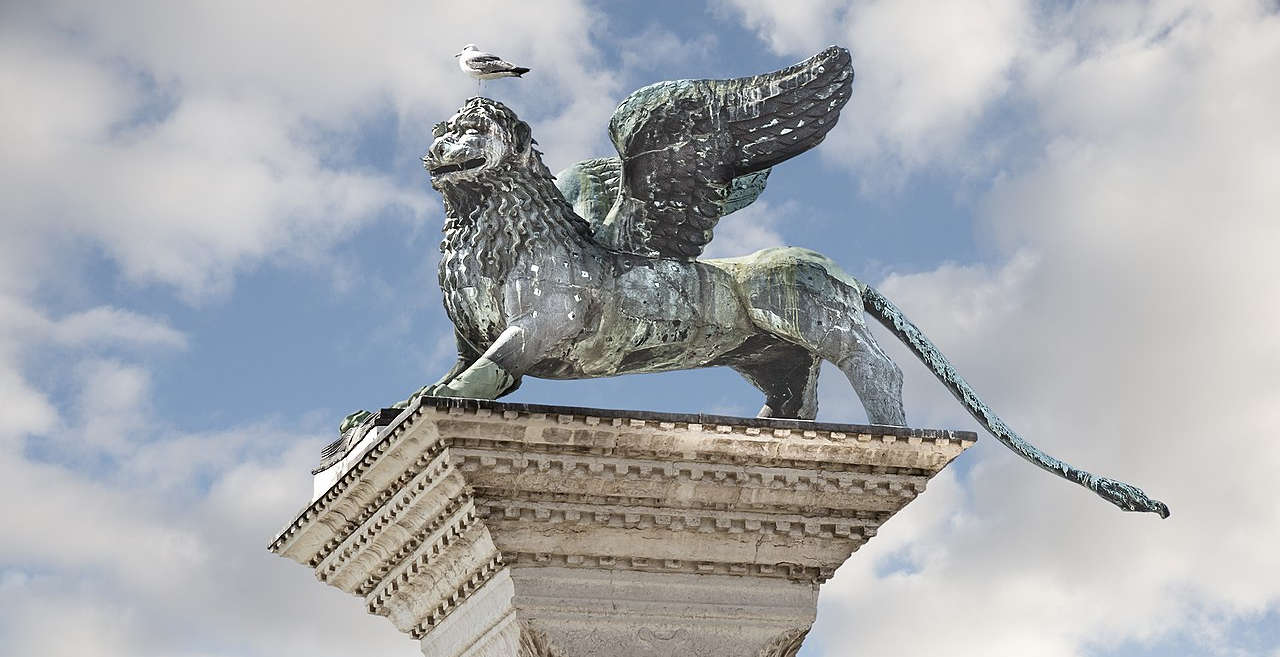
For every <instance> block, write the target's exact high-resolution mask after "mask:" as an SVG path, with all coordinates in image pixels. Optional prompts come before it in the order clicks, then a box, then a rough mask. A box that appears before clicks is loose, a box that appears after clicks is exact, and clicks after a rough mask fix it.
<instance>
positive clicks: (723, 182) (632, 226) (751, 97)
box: [333, 47, 1169, 516]
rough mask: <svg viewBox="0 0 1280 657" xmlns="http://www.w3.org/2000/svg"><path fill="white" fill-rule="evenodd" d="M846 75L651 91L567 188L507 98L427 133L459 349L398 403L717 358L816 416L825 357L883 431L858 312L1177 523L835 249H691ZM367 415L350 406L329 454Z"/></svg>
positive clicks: (847, 69)
mask: <svg viewBox="0 0 1280 657" xmlns="http://www.w3.org/2000/svg"><path fill="white" fill-rule="evenodd" d="M852 80H853V69H852V67H851V65H850V59H849V53H848V52H847V51H845V50H844V49H842V48H836V47H832V48H828V49H826V50H824V51H823V52H821V53H818V54H817V55H815V56H814V57H812V58H810V59H808V60H806V61H804V62H801V63H799V64H796V65H795V66H791V67H788V68H786V69H782V70H780V71H776V72H773V73H768V74H765V75H760V76H755V77H749V78H739V79H734V80H682V81H676V82H663V83H659V84H655V85H651V86H649V87H645V88H644V89H641V90H639V91H637V92H635V93H634V94H632V95H631V96H630V97H628V98H627V99H626V100H624V101H623V102H622V104H621V105H619V107H618V109H617V111H616V112H615V113H614V116H613V119H612V121H611V122H610V135H611V137H612V138H613V142H614V145H615V146H616V147H617V149H618V157H616V158H596V159H592V160H586V161H583V162H580V163H578V164H576V165H574V166H572V167H570V168H569V169H567V170H566V171H564V172H562V173H561V175H560V176H559V180H558V183H557V179H556V178H555V177H553V176H552V175H551V173H550V171H548V170H547V168H546V166H545V165H544V164H543V163H542V159H541V156H540V154H539V153H538V151H537V150H536V149H535V148H534V147H533V146H534V141H533V137H532V131H531V129H530V128H529V125H528V124H526V123H525V122H523V121H521V120H520V119H519V118H517V117H516V115H515V113H514V112H513V111H511V110H510V109H509V108H507V107H506V106H505V105H503V104H501V103H498V102H496V101H493V100H489V99H486V98H472V99H470V100H468V101H467V103H466V104H465V105H464V106H463V107H462V109H460V110H459V111H458V113H457V114H455V115H454V116H453V117H451V118H450V119H449V120H448V121H445V122H443V123H441V124H439V125H437V126H436V127H435V130H434V136H435V141H434V142H433V143H432V145H431V148H430V149H429V151H428V153H427V155H426V156H425V157H424V158H423V162H424V164H425V165H426V167H427V169H428V170H429V171H430V173H431V178H432V186H433V187H434V188H435V189H436V190H438V191H439V192H440V193H441V195H442V196H443V198H444V203H445V208H446V212H447V220H446V222H445V226H444V240H443V242H442V243H441V253H442V256H441V259H440V270H439V274H440V287H441V291H442V292H443V296H444V305H445V309H446V311H447V312H448V314H449V318H450V319H451V320H452V321H453V324H454V326H455V328H456V338H457V345H458V360H457V362H456V363H455V365H454V366H453V368H452V369H450V370H449V372H447V373H446V374H445V375H444V376H443V377H441V378H440V379H439V380H438V381H437V382H435V383H433V384H431V385H429V386H425V387H424V388H422V389H421V390H419V391H418V393H415V395H414V397H411V398H410V399H408V400H405V401H404V402H401V404H400V406H401V407H404V406H408V405H409V404H411V403H413V401H414V400H415V399H416V398H417V397H418V396H421V395H430V396H437V397H470V398H479V399H495V398H498V397H501V396H503V395H505V394H509V393H510V392H511V391H513V390H515V389H516V388H517V387H518V386H519V385H520V382H521V379H522V377H524V376H533V377H540V378H548V379H580V378H591V377H603V376H615V375H619V374H627V373H636V372H662V371H669V370H678V369H690V368H698V367H717V366H726V367H731V368H733V369H734V370H736V371H737V372H738V373H740V374H741V375H742V376H743V377H744V378H745V379H746V380H747V381H749V382H750V383H751V384H752V385H753V386H755V387H756V388H758V389H759V390H760V391H761V392H762V393H763V394H764V398H765V401H764V406H763V408H761V410H760V416H762V417H779V418H797V419H813V417H814V416H815V414H816V413H817V394H816V389H817V382H818V368H819V365H820V364H821V362H822V361H824V360H826V361H829V362H831V363H833V364H835V365H836V366H837V367H838V368H839V369H840V370H841V371H842V372H843V373H844V374H845V376H846V377H847V378H848V379H849V382H850V383H851V384H852V385H853V388H854V391H855V392H856V393H857V395H858V397H859V399H860V400H861V401H862V404H863V406H864V407H865V408H866V411H867V416H868V419H869V420H870V421H871V422H872V423H876V424H889V425H898V426H903V425H905V424H906V418H905V415H904V414H903V410H902V374H901V372H900V370H899V369H898V367H897V365H895V364H894V363H893V361H892V360H890V359H889V357H888V356H887V355H886V354H885V352H884V351H883V350H882V349H881V348H880V346H879V345H878V344H876V341H875V339H874V337H873V336H872V334H871V332H870V331H869V330H868V328H867V325H866V323H865V322H864V320H863V313H864V311H865V312H866V313H868V314H870V315H871V316H873V317H875V318H876V319H877V320H878V321H880V322H881V323H882V324H884V325H885V326H886V327H888V328H889V329H890V330H891V331H893V333H894V334H895V335H896V336H897V337H899V338H900V339H902V340H903V341H904V342H905V343H906V344H907V345H908V346H909V347H910V348H911V349H912V350H913V351H914V352H915V353H916V354H917V355H918V356H919V357H920V358H921V360H922V361H924V363H925V364H926V365H927V366H928V367H929V368H930V369H931V370H932V371H933V372H934V373H935V374H936V375H937V376H938V378H939V380H941V381H942V382H943V383H944V384H945V385H946V386H947V388H948V389H949V390H951V391H952V393H953V394H955V395H956V397H957V399H959V400H960V402H961V403H962V404H964V406H965V408H966V409H967V410H969V412H970V413H972V414H973V416H974V417H975V418H977V419H978V421H979V422H981V423H982V424H983V426H984V427H986V428H987V429H988V430H990V431H991V432H992V434H993V435H994V436H995V437H996V438H997V439H999V440H1000V441H1001V442H1002V443H1004V444H1005V445H1007V446H1009V447H1010V448H1011V449H1013V450H1014V451H1015V452H1016V453H1018V454H1019V455H1020V456H1022V457H1023V458H1026V459H1027V460H1029V461H1031V462H1033V463H1035V464H1036V465H1038V466H1040V467H1042V468H1044V469H1046V470H1049V471H1051V472H1054V473H1055V474H1057V475H1059V476H1061V477H1063V478H1066V479H1068V480H1070V481H1074V482H1076V483H1078V484H1081V485H1083V486H1086V487H1088V488H1090V489H1091V490H1093V491H1095V492H1096V493H1098V494H1099V495H1100V496H1102V497H1103V498H1105V499H1107V500H1108V501H1110V502H1112V503H1114V504H1116V505H1117V506H1119V507H1120V508H1123V509H1126V510H1136V511H1151V512H1154V513H1158V514H1160V515H1161V516H1167V515H1168V513H1169V512H1168V508H1167V507H1166V506H1165V505H1164V504H1162V503H1160V502H1158V501H1155V500H1152V499H1150V498H1148V497H1147V496H1146V495H1145V494H1143V493H1142V491H1140V490H1138V489H1137V488H1134V487H1132V486H1129V485H1127V484H1124V483H1121V482H1117V481H1114V480H1111V479H1106V478H1104V477H1097V476H1095V475H1092V474H1090V473H1088V472H1085V471H1083V470H1078V469H1076V468H1074V467H1072V466H1070V465H1068V464H1066V463H1063V462H1062V461H1059V460H1057V459H1055V458H1053V457H1051V456H1049V455H1047V454H1045V453H1044V452H1042V451H1040V450H1039V449H1037V448H1036V447H1035V446H1033V445H1031V444H1029V443H1027V442H1026V441H1024V440H1023V439H1022V438H1021V437H1019V436H1018V435H1017V434H1016V433H1014V432H1013V431H1012V430H1010V429H1009V428H1008V427H1007V426H1006V425H1005V424H1004V423H1003V422H1002V421H1001V420H1000V418H999V417H997V416H996V415H995V414H994V413H993V412H992V411H991V409H990V408H988V407H987V406H986V405H985V404H983V403H982V401H981V400H980V399H978V397H977V395H976V394H974V392H973V390H972V389H971V388H970V387H969V386H968V384H967V383H965V381H964V379H962V378H961V377H960V376H959V374H958V373H956V371H955V369H954V368H953V367H952V366H951V364H950V363H949V362H948V361H947V359H946V358H945V357H944V356H943V355H942V353H941V352H939V351H938V350H937V349H936V348H935V347H934V346H933V345H932V344H931V343H930V342H929V340H928V339H927V338H925V337H924V334H923V333H922V332H921V331H920V330H919V329H918V328H917V327H916V326H915V325H913V324H912V323H911V322H910V321H908V320H907V319H906V317H905V316H903V315H902V313H901V312H900V311H899V310H898V309H897V308H896V307H894V306H893V304H892V303H891V302H889V300H888V299H886V298H885V297H884V296H883V295H881V294H880V293H879V292H878V291H876V290H874V289H873V288H871V287H870V286H867V285H865V284H863V283H861V282H859V281H857V280H855V279H854V278H853V277H852V276H850V275H849V274H847V273H845V272H844V271H843V270H841V269H840V267H839V266H838V265H836V263H835V262H833V261H832V260H830V259H829V258H827V257H825V256H823V255H821V254H819V253H815V252H813V251H809V250H807V249H800V248H792V247H783V248H774V249H765V250H763V251H759V252H757V253H754V254H751V255H747V256H742V257H737V258H723V259H711V260H699V259H698V258H697V257H698V256H699V255H700V254H701V253H702V250H703V248H704V247H705V246H706V244H707V243H708V242H710V241H711V239H712V236H713V230H714V227H715V225H716V223H717V222H718V221H719V220H720V219H721V217H723V216H725V215H727V214H729V213H731V212H733V211H735V210H737V209H739V208H741V207H743V206H745V205H747V204H749V203H750V202H751V201H753V200H754V199H755V198H756V196H758V195H759V194H760V192H761V191H762V190H763V188H764V183H765V179H766V177H767V175H768V171H769V168H770V167H772V166H775V165H777V164H780V163H781V162H783V161H785V160H787V159H789V158H791V157H793V156H795V155H798V154H800V153H802V152H804V151H806V150H808V149H810V148H812V147H814V146H816V145H817V144H818V143H819V142H821V141H822V139H823V138H824V137H825V136H826V134H827V132H829V131H830V130H831V128H832V127H833V126H834V125H835V124H836V121H837V120H838V119H839V114H840V110H841V108H843V107H844V104H845V103H846V102H847V101H848V99H849V95H850V92H851V84H852ZM370 417H371V416H370V414H368V413H365V412H363V411H359V412H357V413H353V414H352V415H350V416H348V417H347V419H346V420H345V421H344V423H343V426H342V431H343V433H344V439H343V440H341V441H340V442H339V443H335V445H334V446H333V449H334V450H338V449H341V447H342V446H343V445H349V444H350V439H351V438H352V437H353V436H355V435H360V434H361V432H362V430H363V428H364V423H366V422H369V421H371V420H370Z"/></svg>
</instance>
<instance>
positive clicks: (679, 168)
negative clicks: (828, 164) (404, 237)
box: [597, 46, 853, 259]
mask: <svg viewBox="0 0 1280 657" xmlns="http://www.w3.org/2000/svg"><path fill="white" fill-rule="evenodd" d="M852 85H853V67H852V65H851V61H850V58H849V51H847V50H845V49H844V48H838V47H835V46H832V47H830V48H827V49H826V50H824V51H822V52H820V53H818V54H817V55H814V56H813V57H811V58H809V59H808V60H805V61H803V62H800V63H799V64H796V65H794V66H789V67H787V68H784V69H782V70H780V71H775V72H773V73H766V74H764V75H757V76H753V77H747V78H736V79H732V80H678V81H675V82H660V83H658V84H654V85H650V86H648V87H645V88H643V89H640V90H639V91H636V92H635V93H633V94H631V95H630V96H629V97H627V99H626V100H624V101H622V104H621V105H619V106H618V109H617V110H616V111H615V112H614V114H613V119H612V120H611V121H610V123H609V134H610V136H611V137H612V138H613V143H614V146H615V147H617V149H618V154H619V156H620V158H621V168H622V173H621V177H620V180H619V184H618V192H617V198H616V199H615V201H614V203H613V206H612V207H611V208H610V210H609V212H608V215H607V216H606V217H605V219H604V220H603V222H602V223H601V225H600V226H599V229H598V230H597V239H599V240H600V241H601V242H603V243H605V244H607V245H609V246H611V247H612V248H615V249H618V250H621V251H626V252H630V253H636V254H639V255H646V256H653V257H667V258H682V259H693V258H695V257H697V256H698V255H699V254H700V253H702V249H703V248H704V247H705V246H706V245H707V243H708V242H710V241H711V237H712V229H713V228H714V227H715V225H716V222H717V221H718V220H719V219H720V217H722V216H724V215H725V214H727V213H728V212H727V211H731V209H736V207H741V201H742V200H743V196H741V195H735V194H734V193H733V190H734V185H733V181H734V179H735V178H739V177H743V176H747V175H749V174H752V173H756V172H760V171H764V170H766V169H768V168H769V167H772V166H774V165H776V164H778V163H780V162H783V161H785V160H787V159H788V158H791V157H794V156H796V155H799V154H800V153H803V152H804V151H806V150H809V149H810V148H813V147H814V146H816V145H818V143H820V142H821V141H822V139H823V138H824V137H826V135H827V133H828V132H829V131H830V130H831V128H833V127H834V126H835V124H836V121H837V119H839V117H840V110H841V108H843V107H844V105H845V103H846V102H848V100H849V95H850V92H851V90H852ZM757 182H758V181H757ZM757 193H758V192H757ZM751 198H754V196H752V197H751Z"/></svg>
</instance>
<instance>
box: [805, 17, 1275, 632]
mask: <svg viewBox="0 0 1280 657" xmlns="http://www.w3.org/2000/svg"><path fill="white" fill-rule="evenodd" d="M1099 26H1107V29H1101V28H1100V27H1099ZM1040 28H1042V29H1044V30H1045V31H1046V35H1047V37H1048V38H1049V39H1050V47H1048V48H1045V49H1043V50H1041V51H1036V52H1032V53H1027V54H1026V55H1020V57H1022V56H1025V57H1027V58H1028V69H1029V70H1032V71H1035V72H1036V73H1035V74H1034V75H1030V76H1028V77H1027V79H1026V81H1025V86H1024V87H1021V88H1019V89H1016V90H1015V91H1016V93H1019V94H1025V96H1026V98H1027V100H1028V101H1029V103H1030V104H1031V106H1032V109H1034V113H1032V114H1030V116H1029V117H1027V119H1025V120H1027V121H1030V122H1032V125H1031V126H1030V128H1031V129H1032V131H1033V132H1041V133H1042V134H1043V135H1044V136H1045V137H1046V138H1045V139H1044V140H1043V142H1039V141H1035V142H1033V143H1032V144H1031V146H1035V144H1036V143H1043V144H1044V146H1043V148H1041V149H1040V150H1039V151H1038V153H1037V155H1036V156H1035V158H1034V159H1033V160H1032V162H1031V164H1030V165H1029V166H1027V167H1025V168H1019V169H1017V170H1009V171H1006V172H1004V173H1002V174H1001V175H1000V176H999V177H998V178H997V179H996V181H995V182H994V184H993V187H992V188H991V190H990V192H989V193H987V194H986V197H985V199H984V202H983V203H982V204H981V206H980V213H981V218H982V221H983V226H984V230H985V231H987V232H988V233H989V234H990V235H991V236H993V237H994V238H995V242H996V243H997V244H998V245H999V246H1000V248H1001V249H1002V252H1003V253H1005V254H1008V255H1007V257H1008V260H1007V262H1006V263H1005V264H1003V265H996V266H983V265H972V266H957V265H944V266H942V267H939V268H937V269H935V270H933V271H930V272H925V273H920V274H914V275H899V276H891V277H889V278H888V279H887V280H886V281H884V282H883V283H882V284H880V285H881V287H882V288H883V290H884V291H885V292H886V294H887V295H888V296H890V297H891V298H894V299H895V300H897V301H898V302H899V303H900V305H901V306H902V307H903V309H904V310H905V311H906V312H907V314H908V315H909V316H911V317H912V318H913V319H914V320H915V321H916V322H917V323H918V324H919V325H920V326H922V327H923V328H924V329H925V331H926V332H927V333H928V334H929V335H930V337H932V338H933V339H934V340H935V342H937V343H938V344H939V345H940V347H941V348H942V349H943V351H944V352H946V353H947V354H948V355H949V356H951V358H952V360H953V361H954V363H955V364H956V365H957V367H958V368H959V370H960V371H961V372H962V373H963V374H965V376H966V377H968V378H969V379H970V382H971V383H973V384H974V387H975V388H976V389H977V390H978V391H979V392H980V393H982V394H983V395H984V398H985V399H986V400H987V401H988V402H989V403H990V404H991V405H992V406H993V407H994V408H995V410H996V411H997V412H999V413H1000V414H1001V415H1002V416H1004V419H1005V420H1007V421H1008V422H1009V423H1010V424H1011V425H1012V426H1013V427H1015V428H1017V429H1018V430H1020V431H1021V432H1022V433H1023V435H1024V436H1026V437H1027V438H1029V439H1031V440H1032V441H1033V442H1036V443H1038V444H1040V445H1041V446H1043V447H1044V448H1045V449H1046V450H1047V451H1049V452H1050V453H1053V454H1055V455H1057V456H1060V457H1062V458H1064V459H1066V460H1068V461H1071V462H1073V463H1075V464H1077V465H1079V466H1081V467H1084V468H1086V469H1091V470H1093V471H1095V472H1099V473H1100V474H1107V475H1112V476H1116V477H1118V478H1121V479H1124V480H1127V481H1131V482H1133V483H1136V484H1139V485H1141V486H1143V487H1144V488H1145V489H1146V490H1147V491H1148V492H1149V493H1152V494H1153V495H1154V496H1156V497H1160V498H1162V499H1164V500H1165V501H1166V502H1168V503H1169V504H1170V506H1171V507H1172V509H1173V516H1172V518H1171V519H1169V520H1166V521H1159V520H1156V519H1155V518H1154V517H1151V516H1135V515H1127V514H1120V513H1118V512H1117V511H1115V510H1114V509H1113V508H1111V507H1110V506H1108V505H1106V504H1105V503H1104V502H1102V501H1100V500H1098V499H1097V498H1095V497H1093V496H1092V495H1090V494H1089V493H1087V492H1085V491H1083V490H1082V489H1080V488H1078V487H1074V486H1071V485H1069V484H1066V483H1064V482H1061V481H1059V480H1056V479H1053V478H1051V477H1049V476H1048V475H1046V474H1045V473H1043V472H1041V471H1039V470H1037V469H1035V468H1033V467H1031V466H1030V465H1028V464H1026V463H1024V462H1022V461H1020V460H1018V459H1017V458H1016V457H1014V456H1013V455H1012V454H1010V453H1008V452H1007V451H1006V450H1004V449H1003V448H1002V447H999V446H998V445H996V444H995V441H994V440H992V439H990V438H987V439H986V440H983V441H982V442H981V444H980V445H979V446H978V447H977V448H975V453H973V454H970V455H967V456H966V457H964V458H965V459H967V460H969V461H970V462H972V463H975V464H976V465H975V466H974V467H973V469H972V471H971V472H969V473H968V474H967V476H966V477H965V478H964V479H963V481H961V482H959V484H960V490H957V489H956V487H955V486H954V483H955V482H953V481H952V480H950V479H947V478H944V479H942V480H941V487H939V486H938V485H935V486H933V487H931V489H930V491H929V492H927V493H926V494H925V495H924V496H923V497H922V498H921V500H920V501H919V502H917V503H916V504H914V505H913V506H912V507H911V508H910V509H909V510H908V511H907V512H906V513H905V514H904V515H903V516H902V517H900V518H896V519H894V520H893V521H891V522H890V523H889V524H888V525H887V526H886V527H885V528H884V529H883V530H882V531H881V533H880V534H879V535H878V536H877V538H876V540H875V541H872V543H871V544H870V545H869V546H868V547H867V548H866V549H865V550H864V551H862V552H860V553H859V554H858V555H857V556H856V557H855V558H854V559H852V560H851V561H850V562H849V564H848V565H847V566H846V567H845V568H844V569H843V570H842V571H841V572H840V573H839V574H838V576H837V578H836V579H835V580H833V582H832V583H831V584H829V585H828V586H827V588H826V589H824V599H823V604H824V608H823V620H822V621H821V622H820V624H819V627H818V628H816V630H815V635H816V637H815V638H816V639H817V640H818V641H819V642H820V643H821V644H822V645H825V646H827V650H826V652H825V653H824V654H828V655H844V654H900V655H933V654H940V653H945V654H948V655H955V656H958V657H962V656H964V655H984V656H992V655H1015V654H1016V655H1023V654H1036V655H1064V656H1065V655H1085V654H1098V653H1099V652H1103V653H1105V652H1106V651H1108V650H1114V649H1116V648H1118V647H1121V646H1124V645H1126V644H1127V643H1128V642H1146V641H1153V640H1168V641H1173V642H1175V645H1182V646H1184V648H1185V649H1186V650H1187V651H1188V652H1192V651H1196V650H1199V651H1203V652H1206V653H1211V654H1237V653H1242V652H1243V650H1244V649H1243V648H1240V647H1238V646H1237V645H1236V644H1235V643H1234V641H1235V640H1236V637H1234V636H1233V635H1232V634H1231V631H1230V630H1231V627H1232V624H1233V623H1234V622H1236V621H1241V620H1249V619H1251V618H1256V617H1257V616H1258V615H1259V614H1262V613H1265V612H1267V611H1268V610H1270V611H1272V612H1274V610H1275V609H1276V608H1277V606H1278V605H1280V580H1277V579H1276V578H1274V577H1266V576H1261V574H1263V573H1274V572H1280V557H1278V556H1277V554H1278V553H1277V552H1276V551H1275V550H1274V549H1272V546H1274V545H1275V544H1276V543H1277V542H1278V541H1280V509H1278V508H1277V506H1276V505H1275V503H1274V499H1273V498H1274V495H1273V494H1272V489H1273V486H1272V483H1271V482H1272V480H1273V479H1274V473H1275V472H1276V470H1277V468H1280V447H1278V446H1277V443H1276V441H1275V440H1273V438H1272V434H1273V433H1274V432H1273V431H1272V427H1274V426H1275V423H1276V421H1277V420H1278V419H1280V378H1277V376H1276V374H1277V372H1280V346H1277V343H1276V341H1275V330H1274V327H1275V326H1276V325H1277V324H1280V307H1278V306H1277V305H1276V303H1275V300H1276V299H1280V265H1277V264H1276V263H1277V261H1276V259H1275V258H1274V257H1273V254H1272V251H1274V248H1275V245H1276V244H1280V226H1278V225H1277V224H1276V222H1275V220H1274V218H1275V216H1276V213H1277V209H1280V189H1278V188H1277V187H1276V186H1275V185H1274V183H1273V181H1274V179H1275V177H1276V175H1277V173H1278V172H1280V159H1278V158H1277V155H1276V153H1280V133H1277V132H1276V130H1275V128H1274V119H1273V118H1272V115H1273V114H1274V109H1275V108H1276V107H1280V78H1276V76H1275V75H1274V70H1273V69H1274V62H1275V61H1277V56H1278V55H1280V18H1278V17H1277V16H1276V15H1275V14H1274V13H1273V12H1270V11H1268V10H1265V9H1264V8H1263V7H1262V6H1261V5H1259V4H1255V3H1249V2H1234V3H1230V2H1224V3H1217V4H1215V5H1214V7H1213V8H1212V11H1210V10H1208V9H1205V8H1196V9H1194V10H1190V9H1188V8H1187V7H1185V6H1184V5H1182V4H1179V3H1152V4H1150V5H1148V4H1141V5H1138V4H1126V5H1124V6H1122V7H1120V8H1116V7H1115V6H1113V5H1110V4H1108V5H1077V6H1075V7H1074V8H1072V9H1071V10H1069V11H1067V12H1065V13H1064V14H1062V15H1056V16H1052V21H1050V22H1049V23H1047V24H1045V25H1041V26H1040ZM1063 53H1068V55H1064V54H1063ZM1011 93H1012V92H1011ZM894 353H895V357H897V358H899V359H900V360H902V361H903V362H904V364H905V363H906V362H907V359H909V358H910V357H909V356H907V355H905V353H904V352H903V351H902V350H901V349H895V351H894ZM905 369H907V376H908V394H907V406H908V415H909V417H911V418H912V419H913V422H912V423H913V424H920V423H921V422H919V421H918V420H919V419H920V418H926V419H928V420H929V421H930V422H931V423H934V422H935V421H936V423H937V424H944V425H947V424H951V425H954V424H955V421H950V422H948V421H946V419H947V418H949V417H953V418H956V419H957V420H958V419H959V411H958V406H957V404H956V402H954V401H953V400H951V399H950V398H949V396H947V395H946V394H945V393H943V392H942V390H941V388H940V386H938V385H937V384H936V383H934V382H932V381H930V380H929V379H931V378H932V377H931V376H930V375H929V374H927V373H926V372H925V371H924V370H923V368H921V367H920V366H919V365H914V364H913V365H907V366H906V367H905ZM825 398H826V397H824V399H825ZM921 406H924V407H925V408H923V409H921V408H920V407H921ZM966 424H971V423H967V422H966ZM939 488H941V489H939ZM903 554H905V555H906V558H907V559H909V560H910V561H911V562H912V563H913V565H914V566H915V567H914V568H913V569H912V570H911V572H896V573H892V574H888V575H886V574H884V573H881V572H878V571H877V565H878V564H882V563H885V560H887V559H891V558H903V556H902V555H903ZM1206 637H1212V638H1211V639H1210V644H1212V645H1210V644H1206V643H1203V640H1204V639H1205V638H1206Z"/></svg>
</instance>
